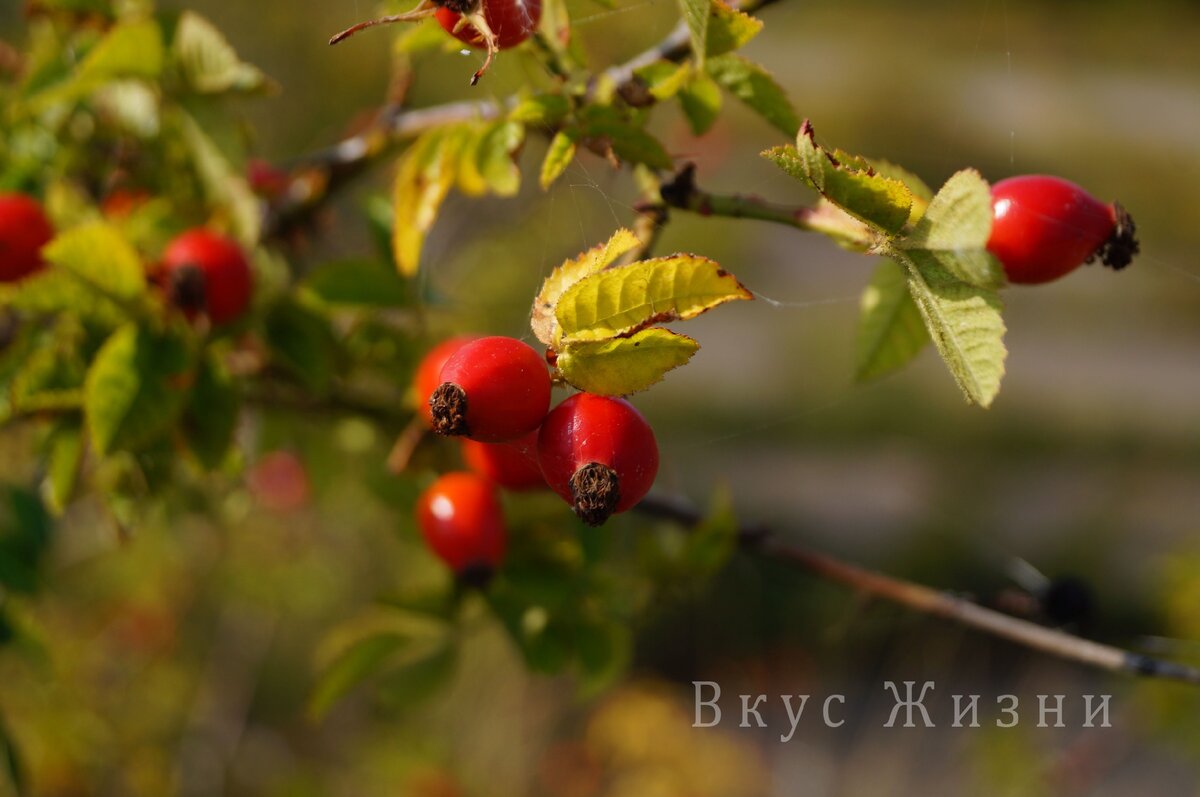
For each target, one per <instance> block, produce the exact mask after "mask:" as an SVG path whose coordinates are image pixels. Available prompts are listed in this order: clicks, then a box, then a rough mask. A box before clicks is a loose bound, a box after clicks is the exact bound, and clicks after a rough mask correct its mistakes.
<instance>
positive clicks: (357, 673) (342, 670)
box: [308, 633, 412, 720]
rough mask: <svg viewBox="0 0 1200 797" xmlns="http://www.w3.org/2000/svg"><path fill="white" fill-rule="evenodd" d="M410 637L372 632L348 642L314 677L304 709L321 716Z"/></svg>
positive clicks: (369, 675)
mask: <svg viewBox="0 0 1200 797" xmlns="http://www.w3.org/2000/svg"><path fill="white" fill-rule="evenodd" d="M411 641H412V640H411V639H410V638H409V637H407V636H403V635H401V634H394V633H385V634H373V635H371V636H368V637H366V638H364V639H360V640H358V641H357V642H355V643H354V644H352V645H350V646H349V647H348V648H347V649H346V650H345V651H344V652H343V653H342V654H341V655H340V656H338V657H337V658H336V659H334V661H333V663H332V664H330V665H329V667H327V668H326V669H325V671H324V672H322V673H321V675H320V676H319V677H318V678H317V682H316V685H315V686H314V687H313V691H312V695H311V697H309V700H308V713H309V716H311V717H312V718H314V719H317V720H319V719H321V718H323V717H324V716H325V715H326V714H327V713H328V712H329V709H330V708H332V707H333V705H334V704H335V703H337V701H338V700H340V699H341V698H342V697H344V696H345V695H346V694H347V693H348V692H350V690H352V689H353V688H354V687H356V686H358V685H359V684H360V683H362V682H363V681H365V680H366V679H368V678H370V677H371V676H372V675H374V674H376V673H378V672H379V670H380V669H382V668H383V667H384V665H386V664H387V661H388V659H390V658H391V657H393V656H394V655H396V654H397V653H399V652H400V651H401V650H403V649H404V648H405V647H406V646H408V644H409V643H410V642H411Z"/></svg>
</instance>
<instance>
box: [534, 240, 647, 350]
mask: <svg viewBox="0 0 1200 797" xmlns="http://www.w3.org/2000/svg"><path fill="white" fill-rule="evenodd" d="M640 244H641V241H639V240H638V237H637V235H636V234H635V233H634V232H633V231H632V230H627V229H625V228H621V229H619V230H617V231H616V232H615V233H613V234H612V237H611V238H609V239H608V240H607V241H605V242H604V243H602V244H600V245H599V246H594V247H592V248H591V249H589V250H587V251H586V252H583V253H582V254H580V255H579V256H578V257H576V258H574V259H573V260H568V261H566V262H564V263H563V264H562V265H561V266H559V267H558V268H556V269H554V271H553V272H551V274H550V276H549V277H546V281H545V282H543V283H542V289H541V290H540V291H539V292H538V295H537V298H536V299H535V300H534V302H533V315H532V319H531V321H530V326H532V327H533V334H534V335H536V336H537V339H538V340H540V341H541V342H542V343H544V344H546V345H547V346H553V345H554V344H555V343H557V342H558V338H559V333H560V329H559V326H558V319H557V318H555V315H554V309H555V307H556V306H557V305H558V300H559V299H560V298H561V297H562V295H563V292H564V291H566V290H567V288H570V287H571V286H572V285H574V284H575V283H577V282H579V281H580V280H582V279H583V278H585V277H588V276H591V275H592V274H596V273H598V272H600V271H603V270H604V269H606V268H608V267H609V266H610V265H612V264H613V263H614V262H616V260H617V258H619V257H621V256H622V255H624V254H626V253H627V252H630V251H632V250H633V249H634V248H636V247H637V246H638V245H640Z"/></svg>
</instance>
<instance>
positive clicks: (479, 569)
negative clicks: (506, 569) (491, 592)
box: [454, 562, 496, 589]
mask: <svg viewBox="0 0 1200 797" xmlns="http://www.w3.org/2000/svg"><path fill="white" fill-rule="evenodd" d="M495 577H496V568H494V567H492V566H491V565H489V564H488V563H486V562H472V563H471V564H469V565H467V566H466V567H464V568H463V569H462V570H459V571H458V573H457V574H455V577H454V580H455V581H457V582H458V585H459V586H460V587H464V588H467V589H486V588H487V585H488V584H490V583H492V579H493V578H495Z"/></svg>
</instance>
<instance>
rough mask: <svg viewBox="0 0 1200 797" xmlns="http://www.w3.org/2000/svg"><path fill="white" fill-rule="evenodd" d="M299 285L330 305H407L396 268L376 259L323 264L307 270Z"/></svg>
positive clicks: (404, 287)
mask: <svg viewBox="0 0 1200 797" xmlns="http://www.w3.org/2000/svg"><path fill="white" fill-rule="evenodd" d="M389 212H390V211H389ZM301 285H302V286H303V288H304V289H305V290H306V291H307V292H308V293H309V294H310V295H312V296H315V297H316V298H317V299H319V300H320V301H322V302H325V303H326V304H331V305H351V306H357V307H402V306H404V305H405V304H407V303H408V286H407V284H406V283H405V282H404V280H402V279H401V278H400V275H398V274H397V273H396V270H395V269H393V268H388V267H387V266H385V265H383V264H381V263H379V262H378V261H375V260H342V261H338V262H334V263H325V264H323V265H321V266H318V267H317V268H315V269H313V270H312V271H310V272H309V273H308V274H307V275H306V276H305V278H304V281H303V282H302V283H301Z"/></svg>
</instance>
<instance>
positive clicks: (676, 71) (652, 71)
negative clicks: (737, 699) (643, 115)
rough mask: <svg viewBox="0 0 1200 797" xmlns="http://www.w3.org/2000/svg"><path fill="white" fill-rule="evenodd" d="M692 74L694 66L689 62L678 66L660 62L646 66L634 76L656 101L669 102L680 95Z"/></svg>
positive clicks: (636, 71)
mask: <svg viewBox="0 0 1200 797" xmlns="http://www.w3.org/2000/svg"><path fill="white" fill-rule="evenodd" d="M691 74H692V65H691V64H690V63H688V62H686V61H685V62H684V63H682V64H676V63H674V62H672V61H665V60H659V61H654V62H652V63H649V64H646V65H645V66H643V67H640V68H638V69H637V70H635V71H634V75H636V76H637V78H638V79H639V80H640V81H641V82H642V83H643V84H644V85H645V86H646V90H647V91H649V92H650V96H652V97H654V99H656V100H659V101H660V102H661V101H662V100H669V99H671V98H672V97H674V96H675V95H676V94H678V93H679V90H680V89H682V88H683V86H684V84H686V83H687V80H688V77H690V76H691Z"/></svg>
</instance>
